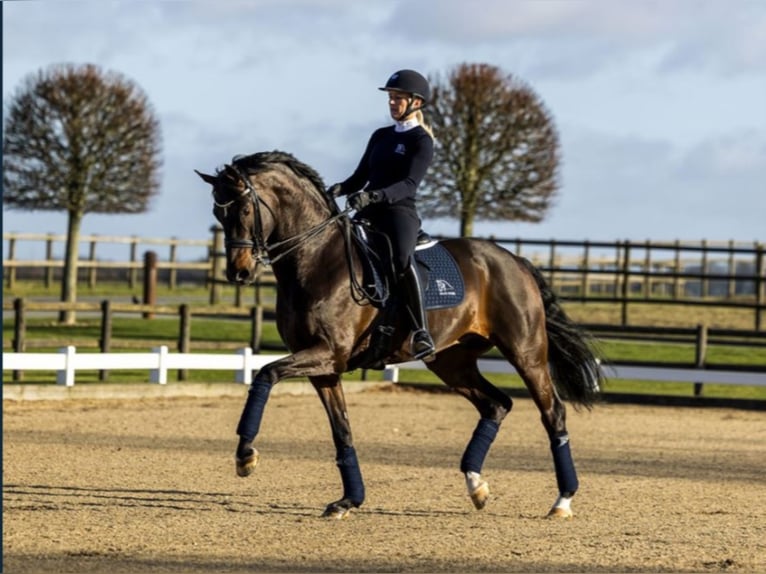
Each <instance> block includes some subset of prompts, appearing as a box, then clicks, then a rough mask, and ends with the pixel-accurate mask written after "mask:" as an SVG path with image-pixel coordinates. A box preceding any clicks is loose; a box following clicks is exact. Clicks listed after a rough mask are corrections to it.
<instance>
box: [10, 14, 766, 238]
mask: <svg viewBox="0 0 766 574" xmlns="http://www.w3.org/2000/svg"><path fill="white" fill-rule="evenodd" d="M2 10H3V56H2V57H3V60H2V64H3V66H2V79H3V104H4V105H3V117H4V118H5V115H6V110H7V106H8V103H9V100H10V99H11V98H12V97H13V94H14V92H15V91H16V90H17V89H19V87H20V85H21V83H22V81H23V79H24V78H25V77H26V76H27V75H28V74H31V73H34V72H37V71H39V70H40V69H43V68H47V67H48V66H50V65H53V64H59V63H64V62H67V63H74V64H86V63H92V64H96V65H98V66H100V67H101V68H102V69H103V70H112V71H116V72H119V73H121V74H123V75H124V76H126V77H127V78H128V79H130V80H132V81H134V82H135V83H136V84H138V85H139V86H140V87H141V88H142V89H143V91H144V92H145V93H146V95H147V96H148V99H149V101H150V102H151V104H152V107H153V109H154V111H155V113H156V114H157V116H158V118H159V120H160V123H161V129H162V142H163V144H162V145H163V156H162V157H163V167H162V176H161V188H160V192H159V194H158V196H157V197H156V198H155V199H154V200H153V202H152V203H151V205H150V208H149V210H148V211H147V212H146V213H144V214H137V215H125V214H116V215H98V214H88V215H86V216H85V219H84V220H83V227H82V232H83V233H85V234H99V235H140V236H146V237H157V238H169V237H177V238H183V239H205V238H207V237H209V234H210V232H209V230H210V228H211V226H212V225H213V224H214V223H215V220H214V219H213V216H212V202H211V199H210V195H209V186H208V185H207V184H205V183H204V182H202V181H201V180H200V179H199V178H198V177H197V176H196V174H195V173H194V171H193V170H194V169H198V170H200V171H204V172H208V173H211V172H213V171H214V170H215V168H216V167H218V166H220V165H222V164H223V163H225V162H228V161H230V160H231V158H232V157H233V156H234V155H237V154H249V153H255V152H258V151H270V150H274V149H279V150H283V151H287V152H289V153H292V154H293V155H294V156H296V157H297V158H298V159H300V160H301V161H303V162H305V163H307V164H309V165H310V166H312V167H314V168H315V169H316V170H317V171H318V172H319V173H320V174H321V176H322V177H323V179H324V180H325V182H326V183H327V184H328V185H329V184H331V183H334V182H336V181H340V180H343V179H345V178H346V177H347V176H348V175H350V174H351V172H352V171H353V169H354V168H355V167H356V165H357V163H358V161H359V158H360V156H361V154H362V152H363V150H364V147H365V145H366V143H367V139H368V138H369V135H370V133H371V132H372V131H373V130H374V129H376V128H377V127H379V126H382V125H387V124H389V123H390V118H389V116H388V111H387V104H386V97H385V94H384V93H383V92H380V91H378V90H377V87H378V86H381V85H383V84H384V83H385V81H386V79H387V78H388V76H389V75H390V74H391V73H392V72H393V71H395V70H398V69H402V68H412V69H415V70H418V71H420V72H421V73H423V74H424V75H427V76H434V75H437V74H440V75H442V77H443V76H445V75H446V74H447V73H448V72H449V71H450V70H451V69H453V68H454V67H455V66H457V65H459V64H462V63H486V64H490V65H492V66H497V67H498V68H500V70H501V71H503V72H504V73H506V74H512V75H513V76H515V77H517V78H519V79H521V80H523V81H525V82H526V83H528V84H529V85H531V87H532V88H533V89H534V90H535V92H536V93H537V95H538V96H539V97H540V99H541V100H542V101H543V102H544V104H545V105H546V107H547V108H548V109H549V110H550V112H551V114H552V116H553V120H554V122H555V124H556V128H557V130H558V132H559V137H560V143H561V155H562V164H561V187H560V189H559V192H558V196H557V199H556V201H555V202H554V205H553V207H552V208H551V209H550V211H549V212H548V214H547V216H546V218H545V220H544V221H542V222H540V223H536V224H533V223H519V222H481V221H479V222H477V223H476V225H475V227H474V235H477V236H488V235H495V236H496V237H500V238H515V237H521V238H526V239H559V240H578V241H579V240H584V239H589V240H592V241H614V240H621V239H631V240H641V241H643V240H647V239H650V240H653V241H665V240H675V239H681V240H685V241H697V240H702V239H707V240H709V241H728V240H735V241H738V242H739V241H741V242H753V241H759V242H764V241H766V2H763V1H761V0H656V1H655V0H624V1H614V0H471V1H470V2H469V1H467V0H418V1H411V0H365V1H364V2H360V1H359V0H217V1H213V0H204V1H189V0H173V1H154V0H153V1H149V0H121V1H105V0H44V1H28V2H3V4H2ZM436 137H438V133H437V134H436ZM424 228H425V229H426V230H427V231H430V232H431V233H435V234H443V235H457V234H458V233H459V225H458V222H457V221H456V220H446V219H442V220H426V221H425V222H424ZM3 230H4V231H5V232H9V231H17V232H46V233H47V232H50V233H62V234H63V233H65V232H66V215H65V214H63V213H61V212H50V211H35V212H26V211H19V210H7V209H5V208H4V209H3Z"/></svg>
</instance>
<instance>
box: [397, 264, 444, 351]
mask: <svg viewBox="0 0 766 574" xmlns="http://www.w3.org/2000/svg"><path fill="white" fill-rule="evenodd" d="M399 282H400V285H402V286H403V287H404V292H405V294H406V296H407V301H408V303H409V308H410V311H411V314H412V320H413V323H414V324H415V329H414V331H413V333H412V343H411V347H410V354H411V355H412V358H413V359H415V360H418V359H423V360H424V361H429V360H433V358H434V357H433V355H434V353H435V352H436V348H435V345H434V341H433V339H432V338H431V335H430V333H429V332H428V320H427V319H426V310H425V305H424V304H423V289H422V288H421V286H420V275H419V274H418V270H417V269H416V268H415V265H414V264H410V265H409V266H408V267H407V269H405V271H404V273H402V274H401V275H400V276H399Z"/></svg>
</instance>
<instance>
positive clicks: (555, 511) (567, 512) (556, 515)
mask: <svg viewBox="0 0 766 574" xmlns="http://www.w3.org/2000/svg"><path fill="white" fill-rule="evenodd" d="M572 516H574V515H573V514H572V509H571V508H562V507H560V506H554V507H553V508H551V510H550V512H548V518H551V519H553V520H567V519H569V518H572Z"/></svg>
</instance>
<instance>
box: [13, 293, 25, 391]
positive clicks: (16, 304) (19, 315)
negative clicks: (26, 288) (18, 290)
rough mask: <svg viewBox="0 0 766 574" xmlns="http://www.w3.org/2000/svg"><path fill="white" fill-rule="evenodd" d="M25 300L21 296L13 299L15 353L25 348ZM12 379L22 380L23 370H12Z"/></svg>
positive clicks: (21, 351)
mask: <svg viewBox="0 0 766 574" xmlns="http://www.w3.org/2000/svg"><path fill="white" fill-rule="evenodd" d="M26 305H27V304H26V301H25V300H24V299H23V298H22V297H17V298H16V299H14V300H13V310H14V314H15V317H14V320H13V350H14V352H16V353H23V352H24V351H25V350H26V348H27V344H26V340H25V336H26V332H27V317H26V312H25V311H26ZM13 380H14V381H22V380H24V373H23V371H13Z"/></svg>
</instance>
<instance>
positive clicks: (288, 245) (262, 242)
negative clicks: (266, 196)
mask: <svg viewBox="0 0 766 574" xmlns="http://www.w3.org/2000/svg"><path fill="white" fill-rule="evenodd" d="M230 167H231V169H233V170H234V172H235V173H236V174H237V176H238V177H239V179H240V180H241V181H242V183H243V184H244V185H245V191H243V192H242V194H241V195H240V197H241V196H244V195H245V194H247V195H249V196H250V200H251V202H252V205H253V220H254V225H253V233H252V235H251V237H250V238H245V239H230V238H229V237H224V246H225V247H226V248H227V249H228V248H235V249H242V248H244V249H247V248H250V249H251V250H252V253H253V258H254V259H255V262H256V264H261V265H272V264H274V263H276V262H277V261H279V260H280V259H281V258H282V257H284V256H285V255H287V254H289V253H291V252H292V251H294V250H295V249H297V248H298V247H300V245H301V244H302V243H303V242H304V241H308V240H309V239H312V238H313V237H315V236H317V235H319V234H320V233H321V232H322V231H324V230H325V229H326V228H327V227H328V226H330V225H332V224H333V223H336V222H337V221H339V220H342V219H343V218H346V216H347V214H348V213H349V212H350V211H351V209H350V208H347V209H345V210H343V211H337V209H336V210H332V209H331V212H332V211H334V213H332V215H331V216H330V217H329V218H328V219H326V220H324V221H323V222H322V223H320V224H318V225H315V226H314V227H310V228H309V229H307V230H306V231H303V232H301V233H298V234H297V235H293V236H292V237H288V238H287V239H284V240H282V241H275V242H273V243H268V242H267V241H266V237H264V232H263V219H262V215H261V204H263V206H264V207H265V208H266V209H267V210H268V211H269V213H270V214H271V217H272V218H273V219H275V220H276V215H275V214H274V211H273V210H272V209H271V207H269V204H268V203H266V202H265V201H264V200H263V199H262V198H261V197H260V196H259V195H258V192H257V191H256V190H255V187H254V186H253V184H252V183H251V182H250V178H248V177H247V176H246V175H245V174H243V173H242V172H241V171H240V170H239V168H238V167H237V166H236V165H231V166H230ZM238 199H240V198H235V199H232V200H231V201H228V202H226V203H219V202H218V200H217V199H216V197H215V189H213V203H214V204H215V206H216V207H220V208H221V209H223V210H224V214H225V213H226V209H228V208H229V207H230V206H231V205H232V204H234V203H235V202H236V201H237V200H238ZM346 219H347V218H346ZM280 247H285V249H284V250H282V251H281V252H280V253H278V254H277V255H274V256H273V257H272V255H271V252H272V251H274V250H275V249H278V248H280Z"/></svg>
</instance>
